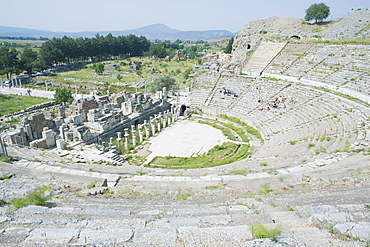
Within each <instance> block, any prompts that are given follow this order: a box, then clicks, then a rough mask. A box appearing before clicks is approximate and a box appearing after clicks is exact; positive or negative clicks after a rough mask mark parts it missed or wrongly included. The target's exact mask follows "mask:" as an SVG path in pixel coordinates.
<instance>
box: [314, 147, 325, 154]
mask: <svg viewBox="0 0 370 247" xmlns="http://www.w3.org/2000/svg"><path fill="white" fill-rule="evenodd" d="M325 152H326V149H325V148H324V147H323V146H320V147H319V148H318V149H316V150H315V154H320V153H325Z"/></svg>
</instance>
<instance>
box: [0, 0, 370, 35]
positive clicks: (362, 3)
mask: <svg viewBox="0 0 370 247" xmlns="http://www.w3.org/2000/svg"><path fill="white" fill-rule="evenodd" d="M319 2H324V3H326V4H327V5H328V6H330V7H331V15H330V17H329V18H328V19H333V20H335V19H338V18H340V17H343V16H344V15H346V14H347V13H348V12H349V11H350V10H351V9H358V8H370V1H369V0H326V1H321V0H318V1H314V0H255V1H251V0H0V26H11V27H24V28H32V29H43V30H49V31H65V32H79V31H115V30H127V29H136V28H139V27H143V26H146V25H151V24H156V23H163V24H165V25H167V26H169V27H171V28H174V29H178V30H183V31H194V30H224V29H225V30H229V31H231V32H236V31H239V30H240V29H241V28H242V27H243V26H244V24H246V23H247V22H249V21H253V20H259V19H264V18H268V17H272V16H277V17H298V18H303V17H304V15H305V9H307V8H308V7H309V6H310V5H311V4H312V3H319Z"/></svg>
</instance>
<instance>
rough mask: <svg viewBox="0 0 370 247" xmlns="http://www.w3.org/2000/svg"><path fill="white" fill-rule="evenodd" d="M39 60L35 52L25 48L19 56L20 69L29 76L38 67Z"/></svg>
mask: <svg viewBox="0 0 370 247" xmlns="http://www.w3.org/2000/svg"><path fill="white" fill-rule="evenodd" d="M38 63H39V60H38V55H37V52H36V51H33V50H32V49H31V48H29V47H25V48H24V49H23V52H22V53H21V55H20V64H21V66H20V68H21V69H22V70H25V71H26V72H27V74H28V75H31V74H32V72H33V71H34V70H35V69H36V68H37V67H38V65H39V64H38Z"/></svg>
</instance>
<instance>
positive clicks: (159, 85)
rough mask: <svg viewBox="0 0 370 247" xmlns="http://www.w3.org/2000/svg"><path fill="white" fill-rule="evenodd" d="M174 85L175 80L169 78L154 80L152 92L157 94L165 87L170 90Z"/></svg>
mask: <svg viewBox="0 0 370 247" xmlns="http://www.w3.org/2000/svg"><path fill="white" fill-rule="evenodd" d="M174 85H175V79H173V78H171V77H168V76H164V77H159V78H156V79H155V80H154V82H153V84H152V87H151V89H150V91H151V92H153V93H155V92H157V91H161V90H162V89H163V88H164V87H165V88H167V90H170V89H172V88H173V86H174Z"/></svg>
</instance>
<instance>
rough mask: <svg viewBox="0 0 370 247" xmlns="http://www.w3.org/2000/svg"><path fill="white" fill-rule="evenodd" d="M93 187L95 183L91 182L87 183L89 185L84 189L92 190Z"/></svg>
mask: <svg viewBox="0 0 370 247" xmlns="http://www.w3.org/2000/svg"><path fill="white" fill-rule="evenodd" d="M95 185H96V182H92V183H89V184H88V185H87V186H86V188H88V189H92V188H94V187H95Z"/></svg>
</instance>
